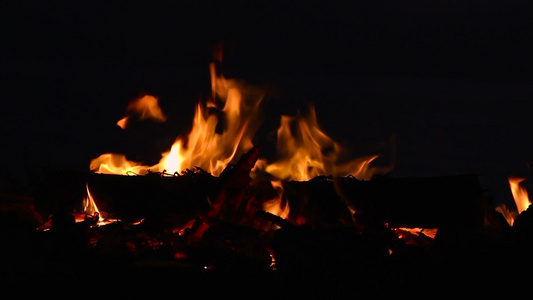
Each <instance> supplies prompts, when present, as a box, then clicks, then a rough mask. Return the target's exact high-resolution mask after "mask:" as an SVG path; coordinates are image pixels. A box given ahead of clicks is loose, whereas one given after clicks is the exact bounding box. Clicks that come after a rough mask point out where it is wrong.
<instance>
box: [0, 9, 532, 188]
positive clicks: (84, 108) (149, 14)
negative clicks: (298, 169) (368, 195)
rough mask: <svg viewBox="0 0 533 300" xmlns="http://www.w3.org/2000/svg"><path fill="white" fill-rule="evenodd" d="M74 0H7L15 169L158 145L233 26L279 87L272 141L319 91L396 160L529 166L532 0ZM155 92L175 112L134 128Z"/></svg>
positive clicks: (5, 153) (5, 150)
mask: <svg viewBox="0 0 533 300" xmlns="http://www.w3.org/2000/svg"><path fill="white" fill-rule="evenodd" d="M64 2H65V1H57V2H56V1H40V2H26V1H12V2H2V4H1V7H0V11H1V12H0V14H1V15H2V18H0V22H1V23H0V24H1V28H2V29H1V39H2V43H1V44H2V46H1V47H0V49H1V50H0V51H1V52H0V53H1V58H0V68H1V73H0V76H1V78H0V80H1V82H2V97H1V98H2V102H1V103H2V104H1V109H0V138H1V145H2V146H1V149H2V167H1V168H0V171H1V175H2V176H3V178H4V179H5V180H8V179H9V178H24V177H25V174H26V173H27V172H28V170H30V171H31V170H39V169H40V168H42V167H46V166H56V167H58V168H65V169H75V170H87V169H88V165H89V161H90V159H91V158H94V157H97V156H98V155H100V154H102V153H105V152H120V153H126V154H128V157H129V158H130V159H136V160H145V161H147V163H153V162H155V161H157V159H158V157H159V153H160V152H162V151H165V150H167V149H168V148H169V146H170V144H171V143H172V141H173V140H174V139H175V138H176V137H177V136H178V135H179V134H183V133H185V132H187V131H188V126H190V123H191V119H192V116H193V112H194V105H195V103H196V102H197V101H198V100H199V99H200V98H203V99H205V98H206V96H207V95H208V93H209V72H208V63H209V61H210V59H211V52H212V49H213V48H214V46H215V45H217V43H220V42H223V43H224V44H225V48H226V49H225V50H226V51H225V59H224V73H225V74H226V76H227V77H235V78H242V79H244V80H246V81H247V82H249V83H251V84H256V85H261V86H266V87H268V91H267V95H268V96H267V99H266V101H267V107H266V108H265V110H264V113H265V118H266V122H265V127H264V128H263V129H261V131H260V134H262V135H263V136H264V137H265V139H266V140H267V142H268V141H269V139H272V133H273V132H275V128H276V127H277V125H278V123H277V122H278V120H279V116H280V115H281V114H294V113H296V111H297V110H299V109H300V110H305V107H306V105H307V103H314V104H315V106H316V109H317V115H318V120H319V123H320V124H321V126H322V127H323V129H324V130H325V131H326V132H327V133H328V134H330V135H331V136H332V137H334V138H335V139H336V140H338V141H339V142H341V143H343V144H344V145H346V146H348V147H351V148H353V149H355V150H354V153H356V154H365V153H380V152H382V153H384V154H385V155H384V156H383V157H384V158H383V163H388V162H390V161H392V162H394V163H395V169H394V171H393V172H392V175H394V176H436V175H454V174H464V173H477V174H481V175H482V183H483V185H484V187H486V188H488V189H489V190H490V191H491V193H492V194H493V195H495V197H497V198H499V197H503V198H505V197H509V195H508V192H507V190H506V183H505V181H506V176H507V175H509V174H511V173H519V174H521V175H524V174H526V175H527V173H528V169H527V163H528V162H530V161H532V158H533V152H532V146H533V131H532V128H533V126H532V125H533V121H532V117H531V107H532V105H531V104H530V102H531V100H532V96H533V90H532V83H533V82H532V79H533V78H532V67H533V62H532V60H531V54H532V53H533V52H532V50H533V47H532V45H533V43H532V41H533V35H532V33H533V30H532V29H533V27H532V19H533V18H532V17H531V16H532V12H533V11H532V10H531V9H530V7H529V5H528V4H527V3H528V1H481V0H479V1H441V0H432V1H414V0H405V1H374V0H373V1H351V2H348V1H347V2H337V1H323V2H316V1H314V2H309V1H167V2H153V1H150V2H149V3H148V2H146V3H145V4H132V3H127V2H113V3H108V1H102V2H99V1H72V2H70V1H69V2H68V3H64ZM143 93H151V94H154V95H156V96H158V97H160V104H161V106H162V108H163V110H164V112H165V113H166V114H167V115H168V116H169V120H168V121H167V122H166V123H164V124H160V123H152V122H141V123H139V124H136V125H134V128H132V129H131V130H129V131H122V130H120V129H119V128H118V127H117V126H116V125H115V123H116V121H117V120H119V119H120V118H121V117H122V116H123V114H124V111H125V107H126V104H127V103H128V102H129V101H130V100H132V99H134V98H135V97H137V96H139V95H141V94H143ZM258 139H261V137H258ZM265 148H267V150H268V146H265Z"/></svg>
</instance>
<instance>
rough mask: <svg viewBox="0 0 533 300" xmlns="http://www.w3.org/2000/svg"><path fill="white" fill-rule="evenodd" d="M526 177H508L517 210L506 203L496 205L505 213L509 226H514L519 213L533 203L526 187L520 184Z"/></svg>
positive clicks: (497, 208)
mask: <svg viewBox="0 0 533 300" xmlns="http://www.w3.org/2000/svg"><path fill="white" fill-rule="evenodd" d="M526 179H527V178H524V177H516V176H509V178H508V181H509V188H510V189H511V193H512V194H513V199H514V202H515V204H516V211H515V210H511V209H509V208H508V207H507V205H505V204H501V205H499V206H498V207H496V211H497V212H499V213H501V214H502V215H503V217H504V218H505V220H506V221H507V223H508V224H509V226H513V224H514V221H515V220H516V218H517V217H518V215H519V214H520V213H522V212H523V211H524V210H526V209H527V208H528V207H529V205H531V201H530V200H529V195H528V193H527V190H526V188H525V187H523V186H521V185H520V183H521V182H522V181H524V180H526Z"/></svg>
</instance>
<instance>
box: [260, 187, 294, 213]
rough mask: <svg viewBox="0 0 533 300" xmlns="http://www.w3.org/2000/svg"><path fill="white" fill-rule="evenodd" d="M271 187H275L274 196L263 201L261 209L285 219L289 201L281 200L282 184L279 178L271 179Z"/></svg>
mask: <svg viewBox="0 0 533 300" xmlns="http://www.w3.org/2000/svg"><path fill="white" fill-rule="evenodd" d="M271 184H272V187H273V188H274V189H276V191H277V195H276V197H275V198H273V199H271V200H269V201H266V202H264V203H263V210H264V211H266V212H269V213H271V214H273V215H276V216H278V217H281V218H283V219H287V218H288V217H289V211H290V209H289V203H287V202H285V201H283V185H282V184H281V180H273V181H271Z"/></svg>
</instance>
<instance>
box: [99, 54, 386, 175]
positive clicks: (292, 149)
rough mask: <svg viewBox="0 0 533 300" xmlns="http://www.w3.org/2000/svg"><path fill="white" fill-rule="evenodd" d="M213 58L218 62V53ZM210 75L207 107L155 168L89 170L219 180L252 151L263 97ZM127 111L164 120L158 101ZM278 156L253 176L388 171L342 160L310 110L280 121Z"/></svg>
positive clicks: (129, 165) (123, 164)
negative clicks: (195, 173)
mask: <svg viewBox="0 0 533 300" xmlns="http://www.w3.org/2000/svg"><path fill="white" fill-rule="evenodd" d="M217 57H218V59H219V61H221V54H218V56H217ZM210 72H211V88H212V95H211V96H210V99H208V101H206V103H205V104H203V103H198V105H197V107H196V111H195V116H194V119H193V126H192V129H191V131H190V132H189V134H188V135H187V136H185V137H184V138H178V139H177V140H176V141H175V143H174V144H173V145H172V147H171V149H170V151H168V152H166V153H163V154H162V158H161V160H160V161H159V163H158V164H156V165H154V166H145V165H142V164H141V163H138V162H132V161H128V160H127V159H126V157H125V156H124V155H121V154H112V153H108V154H103V155H101V156H100V157H98V158H95V159H93V160H92V161H91V164H90V169H91V170H92V171H94V172H98V173H108V174H123V175H124V174H130V173H134V174H146V173H148V171H149V170H153V171H159V172H162V173H170V174H173V173H178V174H179V173H181V172H183V171H184V170H186V169H193V168H194V167H200V168H201V169H203V170H205V171H208V172H210V173H211V174H212V175H214V176H219V175H220V174H221V173H222V171H223V170H224V169H225V168H226V166H227V165H228V164H229V163H230V162H231V161H232V160H233V159H234V158H235V157H236V156H237V157H238V156H240V155H241V154H243V153H245V152H247V151H249V150H250V149H251V148H252V147H253V143H252V137H253V134H254V133H255V131H256V130H257V128H258V125H259V124H260V121H261V120H260V119H259V118H258V115H259V110H260V105H261V102H262V99H263V96H264V92H263V90H260V89H254V88H251V87H247V86H245V85H244V84H242V83H240V82H239V81H237V80H229V79H226V78H224V77H223V76H220V75H218V74H217V72H216V67H215V63H212V64H211V65H210ZM127 111H128V112H132V111H133V112H138V113H140V114H141V118H155V119H157V120H160V121H164V120H165V119H166V117H164V115H163V113H162V111H161V109H160V108H159V106H158V105H157V98H155V97H153V96H149V95H147V96H144V97H142V98H140V99H137V100H135V101H133V102H132V103H130V105H128V109H127ZM213 111H217V112H218V113H213ZM221 116H222V118H221ZM126 123H127V117H126V118H125V119H123V120H121V121H119V123H118V125H119V126H121V127H123V128H124V127H125V125H126ZM221 128H222V130H221ZM221 131H222V132H221ZM277 152H278V157H279V159H278V160H277V161H275V162H273V163H269V162H267V161H265V160H260V161H258V164H257V165H256V167H255V168H254V172H255V171H264V172H267V173H270V174H271V175H273V176H275V177H277V179H280V180H298V181H304V180H309V179H311V178H314V177H316V176H320V175H329V176H334V177H342V176H347V175H353V176H355V177H357V178H358V179H363V180H366V179H370V178H372V176H373V175H374V174H375V173H377V172H379V171H382V172H388V171H389V170H390V168H391V167H387V168H384V169H378V168H376V167H374V166H371V163H372V162H373V161H374V160H375V159H376V158H377V157H378V156H377V155H370V156H364V157H360V158H357V159H353V160H349V161H345V160H343V159H342V158H343V157H345V155H344V154H345V153H344V152H345V150H344V149H342V147H341V146H340V145H339V144H338V143H336V142H335V141H333V139H331V138H330V137H329V136H328V135H326V134H325V133H324V132H323V131H322V130H321V129H320V126H319V125H318V121H317V117H316V113H315V109H314V107H312V106H311V107H310V109H309V114H308V115H306V116H303V115H297V116H294V117H289V116H282V117H281V124H280V127H279V129H278V131H277Z"/></svg>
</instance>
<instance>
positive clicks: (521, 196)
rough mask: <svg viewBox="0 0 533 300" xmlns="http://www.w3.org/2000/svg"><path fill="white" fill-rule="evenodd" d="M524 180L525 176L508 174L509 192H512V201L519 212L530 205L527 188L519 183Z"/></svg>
mask: <svg viewBox="0 0 533 300" xmlns="http://www.w3.org/2000/svg"><path fill="white" fill-rule="evenodd" d="M524 180H526V178H522V177H514V176H509V187H510V188H511V193H512V194H513V198H514V202H515V204H516V208H517V210H518V213H519V214H520V213H522V212H523V211H524V210H526V209H527V208H528V207H529V205H531V201H529V196H528V194H527V190H526V189H525V188H524V187H523V186H521V185H520V183H521V182H522V181H524Z"/></svg>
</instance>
